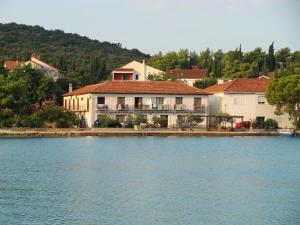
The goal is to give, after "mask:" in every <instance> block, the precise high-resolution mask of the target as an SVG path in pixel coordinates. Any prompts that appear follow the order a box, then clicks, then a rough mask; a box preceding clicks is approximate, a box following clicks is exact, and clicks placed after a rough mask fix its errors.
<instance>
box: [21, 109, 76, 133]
mask: <svg viewBox="0 0 300 225" xmlns="http://www.w3.org/2000/svg"><path fill="white" fill-rule="evenodd" d="M46 123H54V124H55V126H56V127H59V128H69V127H73V126H74V125H76V124H77V123H78V121H77V116H76V115H75V114H74V113H72V112H70V111H65V110H64V109H63V108H61V107H59V106H55V105H49V106H44V107H41V108H40V109H39V110H38V111H36V112H34V113H32V114H30V115H25V116H23V117H22V119H21V121H20V126H21V127H44V126H45V124H46Z"/></svg>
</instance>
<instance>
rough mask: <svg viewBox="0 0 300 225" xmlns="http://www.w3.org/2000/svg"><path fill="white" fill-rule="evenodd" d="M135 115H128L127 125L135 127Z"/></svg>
mask: <svg viewBox="0 0 300 225" xmlns="http://www.w3.org/2000/svg"><path fill="white" fill-rule="evenodd" d="M133 125H134V124H133V116H132V115H129V116H127V119H126V121H125V127H127V128H133Z"/></svg>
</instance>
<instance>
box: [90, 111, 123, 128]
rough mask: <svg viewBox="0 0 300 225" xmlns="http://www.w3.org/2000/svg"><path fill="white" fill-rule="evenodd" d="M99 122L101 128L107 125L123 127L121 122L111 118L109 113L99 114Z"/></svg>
mask: <svg viewBox="0 0 300 225" xmlns="http://www.w3.org/2000/svg"><path fill="white" fill-rule="evenodd" d="M96 122H98V123H97V124H98V127H101V128H106V127H121V124H120V123H119V122H118V121H117V120H115V119H113V118H111V117H110V116H109V115H107V114H102V115H99V116H98V120H97V121H96Z"/></svg>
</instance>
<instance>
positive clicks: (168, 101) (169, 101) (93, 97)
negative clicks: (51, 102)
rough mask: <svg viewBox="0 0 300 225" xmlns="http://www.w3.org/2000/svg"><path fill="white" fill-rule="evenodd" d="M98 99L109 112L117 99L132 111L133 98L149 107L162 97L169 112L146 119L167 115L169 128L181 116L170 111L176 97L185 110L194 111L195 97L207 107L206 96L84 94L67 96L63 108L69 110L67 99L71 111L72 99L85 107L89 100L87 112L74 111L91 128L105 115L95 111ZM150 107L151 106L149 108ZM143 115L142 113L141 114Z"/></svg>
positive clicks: (122, 112) (157, 112) (152, 114)
mask: <svg viewBox="0 0 300 225" xmlns="http://www.w3.org/2000/svg"><path fill="white" fill-rule="evenodd" d="M98 97H105V105H107V106H108V109H109V110H113V111H115V110H116V104H117V98H118V97H125V104H127V105H128V107H129V109H131V110H133V109H134V103H135V102H134V101H135V97H143V105H151V104H152V102H151V98H154V97H163V98H164V103H163V104H164V105H169V109H170V111H169V112H167V113H166V112H160V111H159V110H157V111H155V112H152V113H148V115H147V118H148V121H149V122H151V121H152V117H153V116H160V115H168V120H169V121H168V124H169V126H172V125H173V124H176V121H177V115H182V114H181V113H180V111H179V112H177V113H174V111H171V110H173V109H174V105H175V99H176V97H183V105H184V107H185V109H186V110H193V109H194V98H195V97H201V105H204V106H207V107H208V97H207V96H206V95H159V94H157V95H156V94H153V95H145V94H140V95H139V94H136V95H129V94H86V95H79V96H67V97H64V107H65V108H66V106H67V108H68V109H70V106H69V99H71V110H72V109H73V107H72V105H73V99H75V104H77V99H79V104H80V105H83V107H84V106H86V105H87V99H89V110H88V111H87V110H86V111H80V112H79V111H77V110H75V111H76V114H77V115H78V116H82V115H83V116H84V117H85V119H86V122H87V126H88V127H92V126H93V124H94V121H95V120H96V119H97V116H98V114H100V113H105V112H106V111H105V110H104V111H98V110H97V98H98ZM65 100H67V105H65ZM150 107H151V106H150ZM116 112H118V113H115V114H124V115H125V114H126V111H117V110H116ZM208 112H209V109H207V111H206V114H208ZM142 113H143V112H142Z"/></svg>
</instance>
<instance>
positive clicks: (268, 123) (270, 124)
mask: <svg viewBox="0 0 300 225" xmlns="http://www.w3.org/2000/svg"><path fill="white" fill-rule="evenodd" d="M262 128H264V129H265V130H276V129H277V128H278V123H277V121H276V120H273V119H266V120H265V121H264V122H263V123H262Z"/></svg>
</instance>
